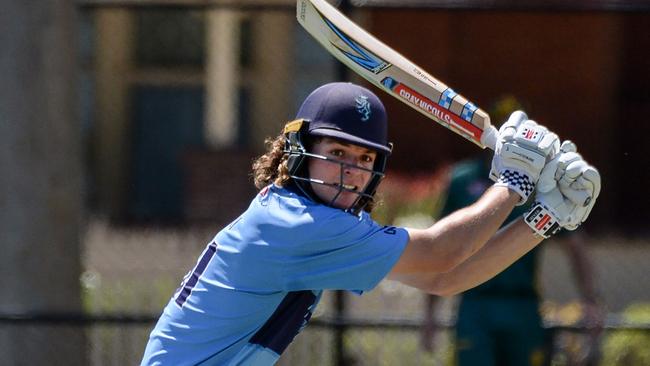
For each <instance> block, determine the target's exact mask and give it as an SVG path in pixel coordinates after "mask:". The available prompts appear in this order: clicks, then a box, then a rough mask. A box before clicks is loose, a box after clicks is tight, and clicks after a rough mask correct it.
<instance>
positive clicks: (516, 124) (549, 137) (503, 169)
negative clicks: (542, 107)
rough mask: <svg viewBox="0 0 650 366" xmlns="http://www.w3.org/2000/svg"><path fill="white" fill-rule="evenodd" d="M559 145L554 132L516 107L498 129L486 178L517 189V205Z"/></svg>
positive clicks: (528, 191) (527, 192)
mask: <svg viewBox="0 0 650 366" xmlns="http://www.w3.org/2000/svg"><path fill="white" fill-rule="evenodd" d="M559 149H560V140H559V138H558V137H557V135H556V134H554V133H553V132H550V131H549V130H548V129H547V128H546V127H544V126H542V125H539V124H537V123H536V122H535V121H532V120H529V119H528V116H527V115H526V113H524V112H522V111H516V112H514V113H512V114H511V115H510V118H508V121H506V122H505V123H504V124H503V125H502V126H501V128H500V129H499V135H498V137H497V143H496V147H495V150H494V158H493V159H492V168H491V170H490V179H492V180H493V181H495V182H496V185H501V186H505V187H508V188H509V189H511V190H513V191H515V192H517V193H518V194H519V196H521V199H520V200H519V203H518V205H522V204H524V203H525V202H526V201H527V200H528V197H529V196H530V195H531V193H532V192H533V191H534V190H535V185H536V184H537V181H538V179H539V177H540V173H541V171H542V168H543V167H544V165H545V164H546V162H547V161H548V160H550V159H552V158H553V157H554V156H555V154H556V153H557V152H558V151H559Z"/></svg>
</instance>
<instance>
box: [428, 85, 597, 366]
mask: <svg viewBox="0 0 650 366" xmlns="http://www.w3.org/2000/svg"><path fill="white" fill-rule="evenodd" d="M519 108H520V105H519V103H518V102H517V101H516V99H514V98H513V97H505V98H503V99H501V100H500V101H499V102H498V103H497V105H496V108H495V111H493V112H492V115H493V116H495V117H496V118H497V120H498V118H500V117H504V116H507V115H508V114H510V113H511V112H512V111H514V110H516V109H519ZM489 171H490V159H489V156H488V155H481V156H478V157H476V158H473V159H469V160H466V161H461V162H459V163H457V164H455V165H454V166H453V167H452V168H451V171H450V178H449V185H448V188H447V196H446V200H445V204H444V206H443V208H442V210H441V213H440V216H441V217H444V216H447V215H449V214H450V213H452V212H454V211H456V210H459V209H461V208H463V207H466V206H467V205H469V204H471V203H473V202H476V200H477V199H478V198H479V197H480V196H481V195H482V194H483V193H484V192H485V190H486V189H488V188H489V187H490V186H491V185H492V181H491V180H490V179H489V178H488V175H489ZM530 204H531V202H528V203H527V204H525V205H521V206H517V207H515V209H513V210H512V212H511V213H510V215H509V216H508V218H507V219H506V221H505V222H504V226H505V225H507V224H508V223H509V222H512V221H515V220H517V219H519V218H521V217H522V216H523V215H524V214H525V213H526V211H528V210H529V209H530ZM556 237H557V238H559V239H560V240H561V245H562V247H563V248H564V249H565V250H566V252H567V255H568V258H569V260H570V264H571V267H572V269H573V273H574V276H575V279H576V280H577V281H576V284H577V288H578V291H579V295H580V300H581V302H582V304H583V306H584V308H583V309H584V310H583V316H584V320H585V321H584V324H585V325H587V326H590V327H593V329H599V328H600V326H601V325H602V312H601V309H600V306H599V302H598V296H597V293H596V290H595V287H594V283H593V279H594V272H593V268H592V265H591V263H590V261H589V259H588V257H587V255H586V253H585V243H584V235H583V234H582V233H580V232H561V233H560V234H559V235H558V236H556ZM539 254H540V246H537V247H535V248H534V249H532V250H531V251H530V252H528V253H527V254H526V255H524V256H523V257H522V258H520V259H518V260H517V261H516V262H515V263H513V264H512V265H511V266H509V267H508V268H507V269H505V270H504V271H503V272H501V273H499V274H498V275H496V276H495V277H494V278H492V279H490V280H488V281H487V282H485V283H483V284H481V285H479V286H477V287H474V288H472V289H470V290H467V291H465V292H463V294H462V295H461V299H460V304H459V308H458V311H457V322H456V327H455V331H456V333H455V340H456V351H457V354H456V356H457V364H458V365H459V366H479V365H480V366H526V365H529V366H541V365H545V364H546V363H547V362H548V355H546V353H547V352H546V350H547V341H548V338H547V335H546V332H545V329H544V328H543V327H542V319H541V316H540V312H539V306H540V294H539V291H538V289H537V275H538V261H539ZM436 303H437V297H436V296H433V295H427V298H426V300H425V324H424V329H423V335H422V337H423V338H422V341H423V345H424V347H425V349H427V350H431V349H432V342H433V337H434V334H435V331H436V329H435V322H434V320H433V314H434V308H435V305H436Z"/></svg>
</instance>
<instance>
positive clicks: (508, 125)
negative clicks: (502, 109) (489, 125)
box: [499, 111, 528, 140]
mask: <svg viewBox="0 0 650 366" xmlns="http://www.w3.org/2000/svg"><path fill="white" fill-rule="evenodd" d="M527 120H528V115H527V114H526V112H524V111H514V112H512V114H510V117H508V120H507V121H506V122H505V123H504V124H503V125H501V128H499V139H506V140H507V139H512V138H513V137H514V136H515V134H516V133H517V130H518V129H519V126H520V125H521V124H523V123H524V122H526V121H527Z"/></svg>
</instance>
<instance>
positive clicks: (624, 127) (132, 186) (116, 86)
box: [81, 0, 650, 229]
mask: <svg viewBox="0 0 650 366" xmlns="http://www.w3.org/2000/svg"><path fill="white" fill-rule="evenodd" d="M87 3H88V4H91V5H92V4H94V6H88V7H85V8H84V9H85V10H84V11H83V12H82V25H83V27H82V28H83V30H84V32H82V34H85V36H83V37H84V38H83V39H82V42H81V45H82V58H84V60H82V61H83V62H82V65H84V69H83V72H82V84H83V85H84V89H83V90H84V91H87V93H84V94H83V95H82V101H85V102H84V107H83V109H84V111H82V116H84V118H85V119H86V120H87V123H86V125H87V127H88V128H87V130H88V131H89V132H88V141H89V144H88V145H89V149H88V150H89V167H90V168H91V174H90V179H89V182H90V184H89V189H90V192H91V194H90V197H91V203H92V207H93V210H94V211H95V212H98V213H99V214H105V215H108V216H110V217H112V218H114V219H117V220H118V221H138V222H195V221H201V220H210V221H211V222H219V223H223V222H227V221H229V220H230V219H232V218H233V217H234V216H235V215H237V213H238V212H239V211H240V210H241V209H243V208H244V207H246V205H247V204H248V202H249V199H250V196H251V195H252V194H253V193H254V189H253V186H252V183H251V179H250V177H249V176H248V174H249V170H250V162H251V159H252V158H253V157H254V156H255V155H256V154H259V153H260V152H261V151H262V149H263V140H264V137H265V136H272V135H276V134H277V133H278V132H279V131H280V128H281V127H282V125H283V123H284V122H285V121H287V120H289V119H291V118H292V117H293V113H294V111H295V109H296V108H297V106H298V103H299V101H300V100H301V99H302V98H304V96H306V95H307V93H308V92H309V91H310V90H311V89H313V88H314V87H315V86H317V85H319V84H321V83H324V82H328V81H333V80H337V79H339V78H340V77H341V74H340V72H339V71H338V70H339V65H338V63H337V62H336V61H334V60H333V59H332V58H331V57H330V56H329V55H328V54H326V53H325V51H323V50H322V49H321V48H320V47H319V46H318V45H317V44H316V43H315V42H314V41H313V40H311V39H310V38H309V37H308V36H307V35H306V33H305V32H304V31H303V30H302V29H301V28H300V27H299V26H298V24H297V22H296V21H295V14H294V12H295V10H294V6H295V2H294V1H293V0H291V1H288V0H274V1H270V2H268V4H270V5H269V6H266V7H265V6H246V4H247V3H248V2H242V3H241V4H239V3H238V5H236V6H235V5H233V6H226V5H223V6H213V7H209V6H181V5H182V4H190V5H191V4H194V5H196V4H199V3H202V2H200V1H198V2H197V1H195V2H191V1H181V0H178V1H176V2H175V4H176V3H177V4H176V5H177V6H162V7H153V6H137V4H138V3H140V4H142V3H143V2H138V1H135V0H133V1H122V2H119V3H118V5H116V6H99V5H96V4H97V3H102V2H99V1H90V0H88V1H87ZM104 3H110V1H108V2H104ZM203 3H206V4H207V3H215V4H216V3H221V2H219V1H212V2H210V1H207V2H203ZM254 3H257V4H258V5H259V3H260V2H259V1H257V2H254ZM367 3H368V4H371V5H374V6H378V7H377V8H370V7H364V8H353V9H351V11H350V13H351V14H352V15H353V17H354V19H355V20H356V21H357V22H358V23H360V24H362V25H363V26H364V27H365V28H366V29H368V30H369V31H370V32H371V33H373V34H375V35H376V36H377V37H378V38H379V39H381V40H383V41H384V42H385V43H387V44H389V45H391V46H393V47H394V48H395V49H397V50H398V51H399V52H401V53H403V54H405V55H408V57H409V58H411V59H412V60H413V61H415V62H416V63H417V64H419V65H420V66H422V68H423V69H425V70H429V71H430V72H431V73H432V74H433V75H435V76H436V77H438V78H440V79H441V80H444V81H445V82H446V83H447V84H449V85H451V86H453V87H454V89H455V90H456V91H458V92H460V93H461V94H463V95H465V96H467V97H469V98H470V99H471V100H473V101H474V102H476V103H477V104H478V105H480V106H482V107H483V108H484V109H486V110H488V111H489V110H490V108H491V106H492V104H493V103H494V102H495V101H496V100H497V99H499V98H500V97H502V96H503V95H506V94H510V95H516V96H517V97H518V98H519V99H520V100H522V101H524V104H525V105H526V109H527V111H528V112H529V114H530V115H531V117H532V118H534V119H536V120H538V121H539V122H540V123H543V124H546V125H548V126H550V127H551V128H552V129H553V130H555V131H557V132H558V133H559V134H560V135H561V136H563V137H564V136H567V137H568V136H570V138H571V139H573V140H575V141H576V142H577V143H578V146H579V147H580V149H581V151H582V152H583V154H584V155H585V156H586V157H587V158H588V159H589V160H590V161H592V162H593V163H594V164H595V165H596V166H598V167H599V169H600V170H601V172H602V173H603V177H604V182H605V186H604V190H603V194H602V196H601V202H600V203H599V205H598V206H597V208H596V211H595V212H594V213H593V215H594V218H593V219H592V220H593V223H594V225H596V224H599V223H604V224H607V225H610V224H613V225H618V226H620V227H621V228H625V229H627V228H632V227H637V226H639V225H640V224H641V221H642V220H641V217H640V216H639V215H637V214H636V213H635V212H643V208H644V207H643V205H642V202H641V201H642V200H639V199H638V197H635V192H637V189H639V187H640V185H641V184H644V183H643V182H645V183H646V184H647V183H648V182H649V181H650V176H649V175H650V170H649V169H634V168H635V167H640V166H645V167H647V166H650V163H649V162H648V159H649V158H648V156H649V155H650V153H649V152H648V149H649V147H648V144H647V143H645V141H643V140H642V139H643V136H647V135H648V133H649V132H650V131H649V129H650V124H648V123H645V121H643V119H644V118H647V116H648V115H650V90H649V88H650V87H649V85H650V73H649V72H648V70H650V64H649V63H650V61H648V58H647V57H645V53H644V50H645V49H648V47H649V46H650V19H648V18H649V15H648V13H647V12H640V13H632V12H629V13H628V12H622V11H617V12H612V11H602V10H603V9H599V8H598V4H600V3H598V2H592V3H589V4H591V6H593V7H594V8H588V9H587V8H584V7H583V8H581V7H580V4H583V3H582V2H577V3H575V4H574V3H572V4H573V5H571V6H573V8H567V9H551V8H549V7H546V8H539V7H538V8H535V7H534V2H530V4H532V5H531V7H530V8H526V6H523V5H522V6H521V7H520V8H519V10H518V11H513V10H506V8H505V6H501V8H499V2H495V3H494V4H493V8H492V9H483V10H481V11H476V9H475V8H472V4H471V2H464V3H463V4H467V6H466V8H468V9H469V10H468V9H465V10H464V9H463V7H462V6H461V7H460V8H459V9H454V10H445V9H444V6H443V5H444V4H442V2H436V1H432V2H427V4H424V2H422V1H420V2H417V1H416V2H415V3H414V4H412V5H415V6H430V5H432V4H433V5H434V6H435V5H436V4H437V3H440V4H442V5H440V4H438V8H437V10H435V9H434V10H431V9H428V10H422V9H419V8H395V7H390V6H393V5H395V4H394V2H393V3H391V2H390V1H389V0H373V1H369V2H367ZM461 3H462V2H461ZM120 4H122V5H125V4H126V5H129V6H119V5H120ZM134 4H135V5H134ZM400 4H402V5H404V4H403V3H400ZM525 4H528V2H525V3H524V5H525ZM585 4H586V3H585ZM589 4H586V5H585V6H587V5H589ZM594 4H595V5H594ZM398 5H399V4H398ZM583 5H584V4H583ZM603 5H604V3H603ZM604 10H608V9H604ZM88 34H91V36H88ZM351 78H352V79H354V80H358V79H355V78H354V76H351ZM378 93H379V94H380V95H381V93H380V92H378ZM88 95H92V97H89V96H88ZM383 100H384V101H385V103H386V105H387V108H388V110H389V115H390V135H391V139H392V140H393V141H394V142H395V143H396V149H395V151H394V154H393V156H392V158H391V162H390V168H391V169H394V170H401V171H403V172H406V173H407V174H408V173H409V172H415V171H422V170H432V169H435V168H436V166H438V165H439V164H441V163H444V162H450V161H453V160H457V159H460V158H464V157H467V156H470V155H472V154H474V153H475V152H476V149H475V147H474V146H473V145H471V144H468V143H466V142H465V141H464V140H462V139H461V138H460V137H457V136H454V135H452V134H450V133H448V132H445V131H444V130H442V129H440V128H438V127H432V126H431V122H430V121H428V120H426V119H424V118H423V117H422V116H420V115H419V114H417V113H416V112H414V111H412V110H411V109H409V108H407V107H406V106H404V105H402V104H401V103H400V102H398V101H396V100H393V99H392V98H383ZM494 123H495V124H497V125H498V124H500V121H494ZM631 131H634V133H631ZM637 185H638V186H637ZM635 187H637V188H635ZM592 220H590V223H591V222H592Z"/></svg>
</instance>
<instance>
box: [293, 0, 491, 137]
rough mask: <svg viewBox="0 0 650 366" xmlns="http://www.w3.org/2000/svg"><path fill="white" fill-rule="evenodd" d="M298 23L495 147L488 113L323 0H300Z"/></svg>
mask: <svg viewBox="0 0 650 366" xmlns="http://www.w3.org/2000/svg"><path fill="white" fill-rule="evenodd" d="M296 11H297V13H296V17H297V19H298V22H299V23H300V24H301V25H302V26H303V28H305V30H307V32H308V33H309V34H310V35H311V36H312V37H314V38H315V39H316V40H317V41H318V42H319V43H320V44H321V45H322V46H323V47H324V48H325V49H326V50H327V51H328V52H329V53H330V54H332V55H333V56H334V57H335V58H337V59H338V60H339V61H341V62H342V63H344V64H345V65H347V66H348V67H349V68H350V69H352V70H353V71H354V72H356V73H357V74H359V75H360V76H362V77H363V78H364V79H366V80H368V81H369V82H370V83H372V84H374V85H375V86H377V87H378V88H380V89H382V90H384V91H385V92H387V93H388V94H390V95H392V96H393V97H395V98H397V99H399V100H401V101H402V102H404V103H406V104H407V105H408V106H410V107H411V108H413V109H415V110H417V111H418V112H420V113H422V114H423V115H425V116H426V117H428V118H430V119H432V120H434V121H436V122H438V123H439V124H441V125H443V126H445V127H447V128H449V129H450V130H452V131H453V132H455V133H457V134H459V135H461V136H463V137H465V138H466V139H468V140H470V141H472V142H473V143H475V144H476V145H478V146H480V147H481V148H485V147H489V148H491V149H494V144H495V142H496V129H495V128H494V127H493V126H492V125H491V124H490V116H489V115H488V114H487V113H485V112H484V111H483V110H482V109H480V108H478V107H477V106H475V105H474V104H473V103H472V102H470V101H469V100H467V99H465V98H464V97H463V96H462V95H460V94H458V93H456V92H454V91H453V90H452V89H451V88H449V87H448V86H447V85H445V84H444V83H443V82H441V81H439V80H438V79H436V78H434V77H433V76H431V75H429V74H428V73H427V72H425V71H424V70H422V69H421V68H420V67H418V66H417V65H415V64H414V63H412V62H411V61H409V60H408V59H407V58H406V57H404V56H402V55H401V54H399V53H398V52H396V51H395V50H393V49H392V48H390V47H388V46H387V45H385V44H384V43H382V42H381V41H379V40H378V39H376V38H375V37H373V36H372V35H370V34H369V33H368V32H366V31H365V30H363V29H362V28H361V27H359V26H358V25H356V24H355V23H354V22H352V21H351V20H350V19H348V18H347V17H345V16H344V15H343V14H341V13H340V12H339V11H338V10H336V8H334V7H333V6H332V5H330V4H329V3H327V1H326V0H298V2H297V9H296Z"/></svg>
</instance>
